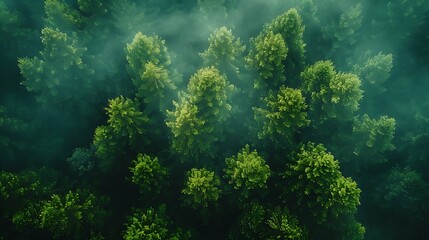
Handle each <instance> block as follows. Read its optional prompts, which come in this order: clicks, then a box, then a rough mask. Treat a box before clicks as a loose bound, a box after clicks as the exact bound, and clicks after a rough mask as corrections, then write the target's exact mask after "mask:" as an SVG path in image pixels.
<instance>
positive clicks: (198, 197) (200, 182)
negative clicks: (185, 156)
mask: <svg viewBox="0 0 429 240" xmlns="http://www.w3.org/2000/svg"><path fill="white" fill-rule="evenodd" d="M186 175H187V179H186V181H185V186H184V188H183V190H182V194H184V202H185V204H187V205H190V206H192V207H193V208H195V209H197V208H201V207H202V208H207V207H208V206H209V204H210V203H213V202H216V201H217V200H218V199H219V197H220V193H221V190H220V188H219V187H220V179H219V177H218V176H217V175H216V174H215V173H214V172H212V171H209V170H206V169H204V168H202V169H196V168H193V169H191V170H190V171H188V172H187V173H186Z"/></svg>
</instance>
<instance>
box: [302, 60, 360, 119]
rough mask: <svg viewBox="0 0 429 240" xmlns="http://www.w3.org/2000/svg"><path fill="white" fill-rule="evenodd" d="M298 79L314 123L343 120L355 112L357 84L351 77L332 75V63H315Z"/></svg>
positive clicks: (358, 83) (342, 74)
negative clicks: (306, 98)
mask: <svg viewBox="0 0 429 240" xmlns="http://www.w3.org/2000/svg"><path fill="white" fill-rule="evenodd" d="M301 78H302V80H303V87H302V90H303V92H304V93H305V94H306V96H308V100H309V102H310V104H309V106H310V110H311V111H310V113H311V117H312V120H313V119H314V120H315V123H317V124H322V123H324V122H326V121H328V120H332V119H341V120H342V121H347V120H350V119H352V118H353V114H354V112H356V111H357V110H358V109H359V101H360V99H361V98H362V90H361V89H360V84H361V81H360V80H359V78H358V77H357V76H356V75H354V74H348V73H336V72H335V69H334V66H333V63H332V62H330V61H319V62H316V63H315V64H313V65H311V66H310V67H308V68H307V69H306V70H304V71H303V72H302V73H301Z"/></svg>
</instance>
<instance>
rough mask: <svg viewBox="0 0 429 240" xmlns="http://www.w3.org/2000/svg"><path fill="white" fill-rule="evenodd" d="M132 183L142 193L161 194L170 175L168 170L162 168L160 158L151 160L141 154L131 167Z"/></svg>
mask: <svg viewBox="0 0 429 240" xmlns="http://www.w3.org/2000/svg"><path fill="white" fill-rule="evenodd" d="M130 171H131V173H132V176H131V181H132V182H133V183H135V184H137V185H138V186H139V187H140V191H141V192H144V193H147V192H152V191H153V192H155V193H159V192H160V191H161V187H162V186H163V185H164V184H165V181H166V177H167V175H168V173H167V169H166V168H165V167H163V166H161V165H160V164H159V162H158V158H157V157H155V158H151V157H150V156H148V155H146V154H144V155H143V154H141V153H139V154H138V155H137V159H135V160H133V163H132V166H131V167H130Z"/></svg>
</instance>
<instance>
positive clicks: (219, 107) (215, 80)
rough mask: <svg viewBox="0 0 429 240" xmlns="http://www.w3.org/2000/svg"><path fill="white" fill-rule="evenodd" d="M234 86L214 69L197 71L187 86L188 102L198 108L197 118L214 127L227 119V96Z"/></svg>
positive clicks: (208, 68)
mask: <svg viewBox="0 0 429 240" xmlns="http://www.w3.org/2000/svg"><path fill="white" fill-rule="evenodd" d="M233 88H234V86H233V85H231V84H229V83H228V82H227V79H226V77H225V76H224V75H222V74H221V73H220V72H219V70H217V69H216V68H215V67H207V68H202V69H200V70H198V71H197V72H196V73H195V74H194V75H192V77H191V79H190V80H189V84H188V93H189V102H190V103H191V104H193V105H195V106H196V107H197V108H198V116H199V117H200V118H202V119H204V120H205V121H206V122H207V123H208V125H210V126H216V124H215V123H216V122H223V121H225V120H226V119H227V118H228V117H229V112H230V111H231V105H230V104H229V94H230V93H231V91H232V90H233Z"/></svg>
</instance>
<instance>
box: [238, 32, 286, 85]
mask: <svg viewBox="0 0 429 240" xmlns="http://www.w3.org/2000/svg"><path fill="white" fill-rule="evenodd" d="M287 54H288V48H287V46H286V43H285V41H284V39H283V37H282V35H281V34H279V33H277V34H274V33H273V32H272V31H268V32H266V33H264V32H262V33H260V34H259V35H258V36H257V37H256V38H252V39H250V51H249V55H248V56H247V58H246V61H247V64H248V65H249V67H250V68H252V69H254V70H256V71H257V72H258V73H259V77H258V78H257V79H256V80H255V83H254V87H255V88H256V89H266V90H267V89H276V88H278V87H280V85H282V84H283V83H284V82H285V80H286V77H285V76H284V71H285V66H284V65H283V61H284V60H285V59H286V56H287Z"/></svg>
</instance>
